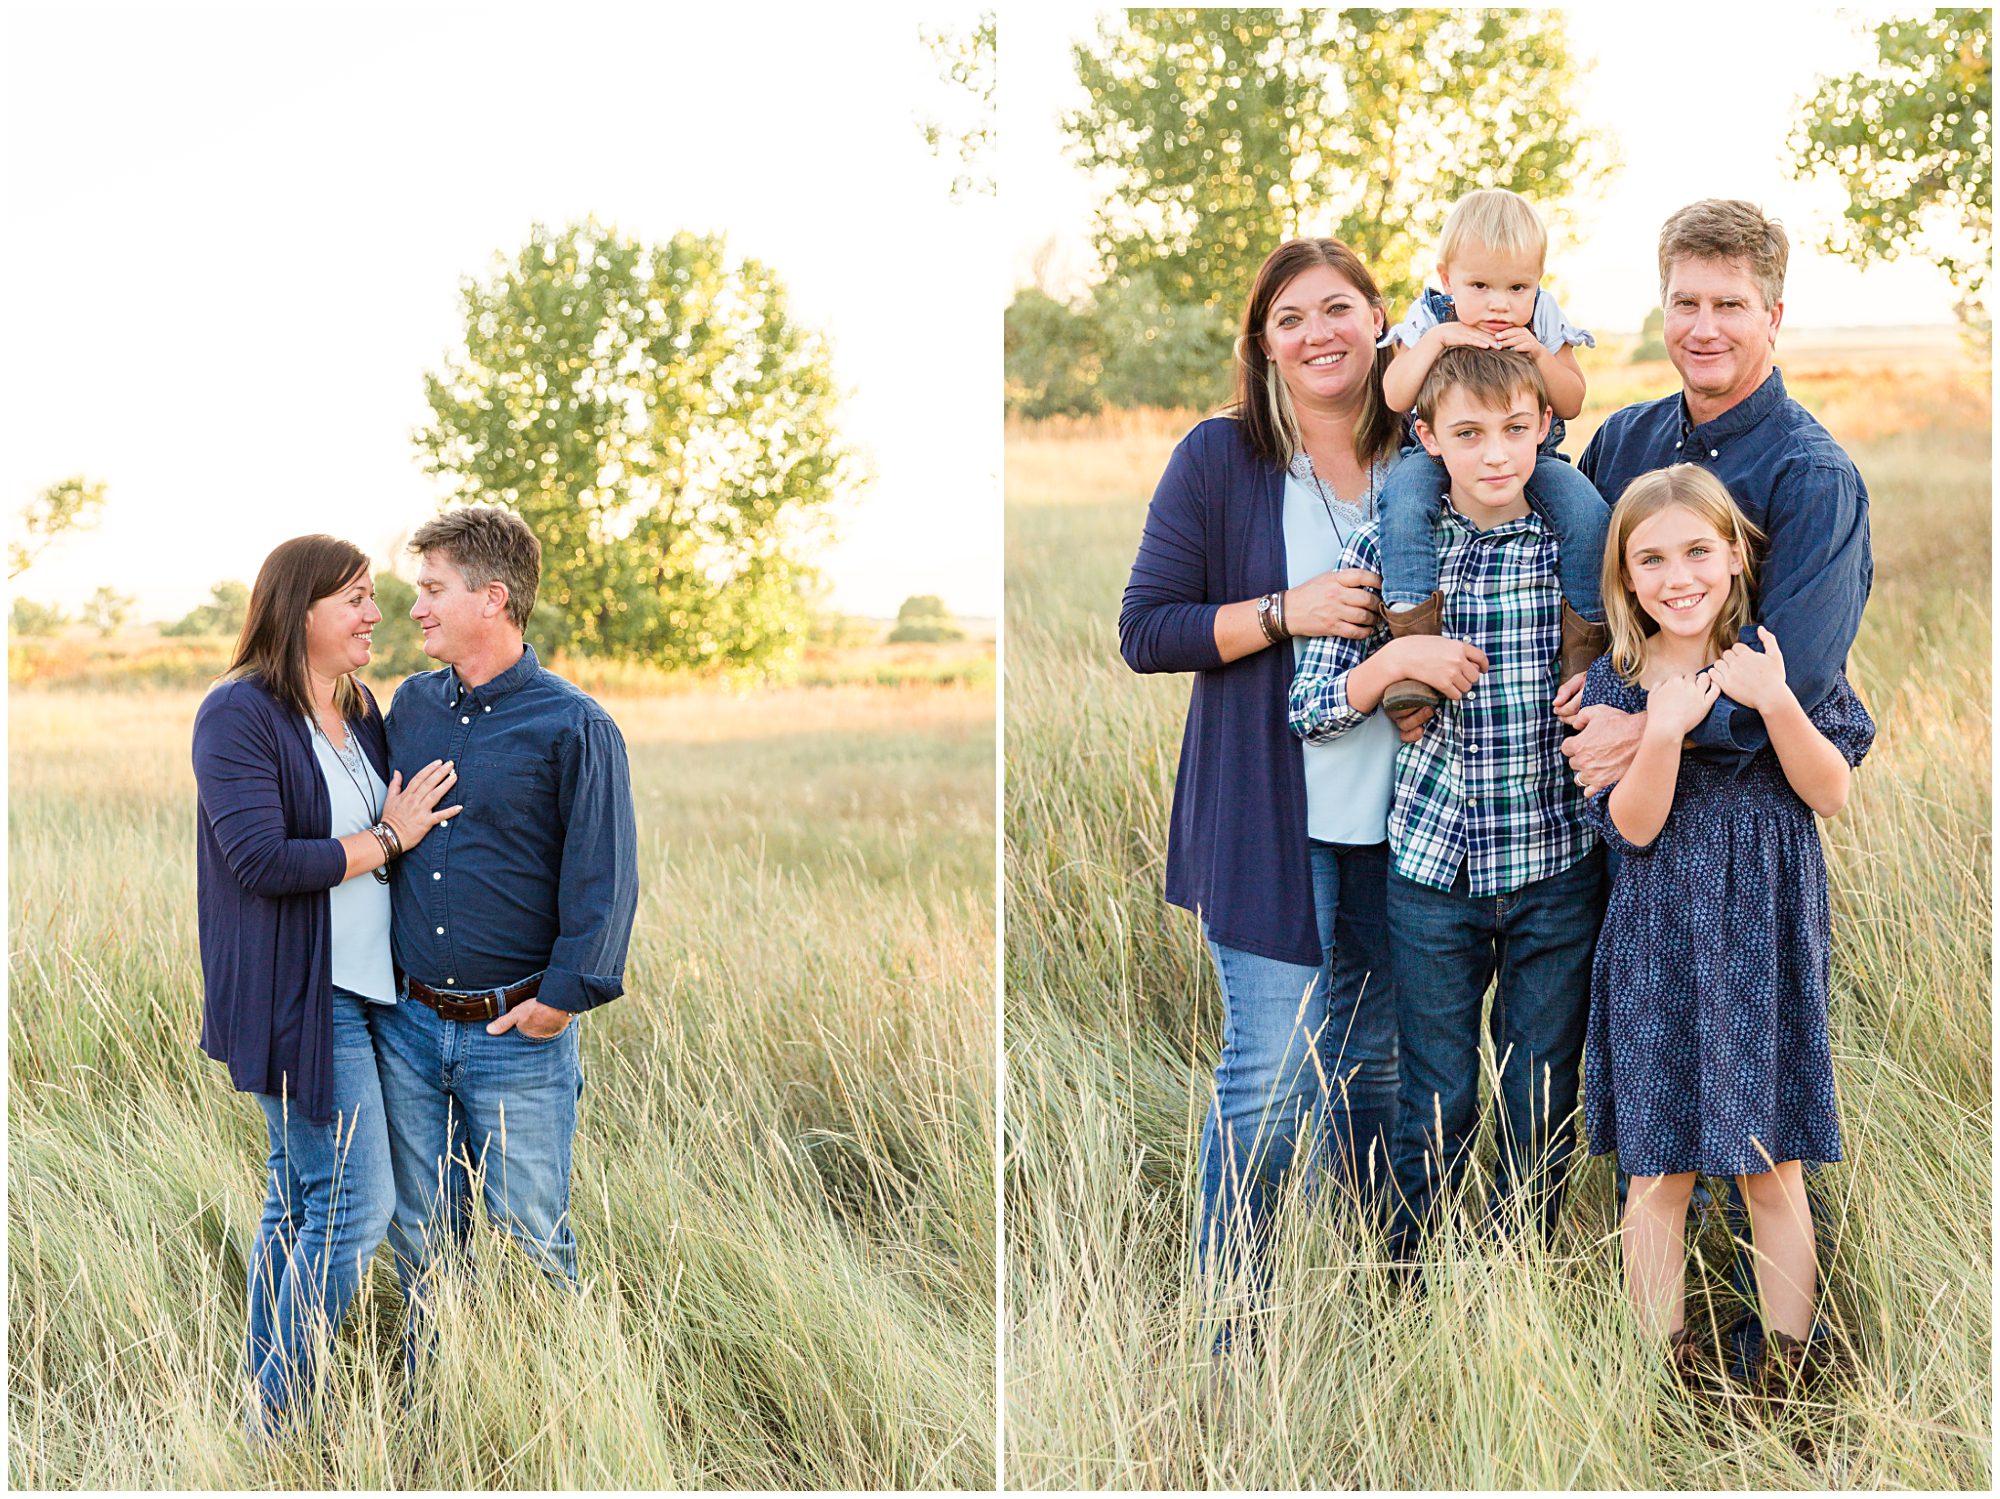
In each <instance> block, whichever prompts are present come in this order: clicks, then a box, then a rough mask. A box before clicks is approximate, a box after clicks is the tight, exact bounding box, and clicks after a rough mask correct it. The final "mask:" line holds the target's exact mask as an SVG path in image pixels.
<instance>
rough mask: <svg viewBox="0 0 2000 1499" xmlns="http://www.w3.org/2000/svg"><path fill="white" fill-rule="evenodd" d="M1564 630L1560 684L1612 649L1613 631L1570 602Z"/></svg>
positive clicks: (1564, 608) (1565, 613) (1563, 621)
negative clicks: (1594, 622) (1593, 621)
mask: <svg viewBox="0 0 2000 1499" xmlns="http://www.w3.org/2000/svg"><path fill="white" fill-rule="evenodd" d="M1390 628H1391V629H1394V628H1395V627H1394V626H1393V625H1392V626H1390ZM1562 630H1563V643H1562V676H1561V678H1560V679H1559V680H1558V682H1557V685H1558V686H1560V685H1561V684H1562V683H1563V682H1567V681H1568V680H1569V679H1570V678H1571V677H1573V676H1575V675H1576V674H1577V673H1578V672H1581V671H1589V670H1590V663H1591V662H1593V661H1595V660H1596V659H1597V658H1598V657H1599V656H1601V655H1603V654H1604V653H1605V652H1606V651H1608V650H1610V649H1611V631H1610V630H1609V629H1608V628H1606V627H1605V626H1603V625H1594V624H1592V623H1591V622H1590V621H1589V620H1587V619H1585V618H1584V617H1583V616H1582V615H1581V614H1578V613H1577V612H1576V611H1575V610H1574V609H1572V608H1570V606H1569V605H1568V604H1564V605H1563V611H1562Z"/></svg>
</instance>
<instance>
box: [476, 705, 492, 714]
mask: <svg viewBox="0 0 2000 1499" xmlns="http://www.w3.org/2000/svg"><path fill="white" fill-rule="evenodd" d="M479 711H480V712H481V713H491V712H492V711H493V705H492V704H491V703H488V704H487V705H486V706H485V707H483V708H481V709H480V710H479Z"/></svg>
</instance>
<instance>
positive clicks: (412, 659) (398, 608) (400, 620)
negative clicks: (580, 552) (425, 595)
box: [368, 572, 542, 706]
mask: <svg viewBox="0 0 2000 1499" xmlns="http://www.w3.org/2000/svg"><path fill="white" fill-rule="evenodd" d="M416 601H417V590H416V585H415V584H413V583H407V582H405V581H404V580H403V579H401V578H399V577H397V576H396V575H395V574H394V573H392V572H379V573H377V574H375V607H376V608H377V609H380V610H381V611H382V622H381V623H380V624H378V625H377V626H375V655H374V659H373V660H371V661H370V662H369V664H368V675H369V676H371V677H377V678H392V677H393V678H401V677H407V676H408V675H410V673H412V672H417V671H430V670H432V669H434V668H435V667H436V666H437V665H438V663H437V662H435V661H433V660H431V658H430V657H429V656H426V655H425V654H424V632H423V631H422V630H419V629H418V628H417V623H416V621H415V620H413V619H411V618H410V606H411V605H413V604H414V603H416ZM541 614H542V611H541V609H540V608H539V607H537V608H536V610H535V620H537V621H538V620H540V619H541ZM531 623H532V622H531ZM385 706H386V704H385Z"/></svg>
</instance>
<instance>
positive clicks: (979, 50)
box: [917, 10, 1000, 198]
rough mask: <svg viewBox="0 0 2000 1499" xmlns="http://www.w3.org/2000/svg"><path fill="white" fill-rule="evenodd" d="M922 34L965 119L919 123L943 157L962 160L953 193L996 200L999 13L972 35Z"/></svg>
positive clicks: (923, 30) (984, 14)
mask: <svg viewBox="0 0 2000 1499" xmlns="http://www.w3.org/2000/svg"><path fill="white" fill-rule="evenodd" d="M917 36H918V37H919V39H920V40H921V41H922V42H923V44H924V46H925V47H926V48H928V49H929V51H930V54H931V59H932V61H934V62H935V63H936V64H937V68H938V76H939V77H940V78H942V79H943V80H944V81H945V82H946V83H948V84H950V85H951V86H952V88H953V89H954V91H955V93H956V96H957V98H958V101H959V105H960V111H961V114H960V118H958V119H956V120H953V121H949V122H947V121H943V120H925V121H923V122H922V123H921V124H920V125H919V127H918V128H919V129H921V130H922V131H923V133H924V143H925V144H926V145H928V146H929V147H930V148H931V150H932V152H933V153H935V154H936V155H938V156H943V155H945V154H947V153H949V154H951V155H953V156H956V157H957V158H958V164H959V173H958V175H957V177H955V178H954V179H952V184H951V195H952V197H954V198H966V197H971V196H974V195H980V196H984V197H991V196H992V195H993V191H994V187H995V183H994V180H993V150H994V141H995V133H994V125H993V112H994V98H995V95H996V93H997V91H998V84H999V77H1000V75H999V70H998V68H997V66H996V63H997V56H998V46H997V43H998V40H999V37H998V28H997V26H996V24H995V21H994V15H993V12H992V11H990V10H982V11H981V12H980V13H979V16H978V19H977V20H975V21H974V22H973V24H972V28H971V29H970V30H969V31H959V30H957V29H955V28H952V27H931V26H921V27H919V28H918V29H917Z"/></svg>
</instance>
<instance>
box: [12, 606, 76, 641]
mask: <svg viewBox="0 0 2000 1499" xmlns="http://www.w3.org/2000/svg"><path fill="white" fill-rule="evenodd" d="M68 623H69V616H68V615H67V614H65V613H63V611H62V607H61V606H60V605H58V604H38V603H36V602H35V601H34V600H33V599H15V600H14V607H13V609H12V611H11V612H10V613H9V614H8V616H7V628H8V629H9V630H11V631H12V632H13V633H14V634H16V635H53V634H55V632H56V631H58V630H60V629H61V628H62V627H63V626H64V625H66V624H68Z"/></svg>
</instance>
